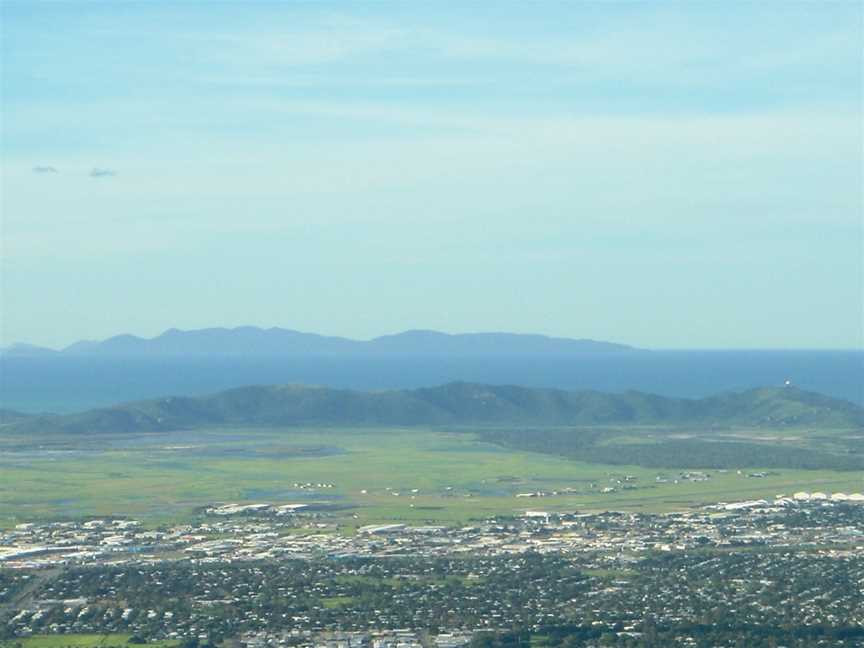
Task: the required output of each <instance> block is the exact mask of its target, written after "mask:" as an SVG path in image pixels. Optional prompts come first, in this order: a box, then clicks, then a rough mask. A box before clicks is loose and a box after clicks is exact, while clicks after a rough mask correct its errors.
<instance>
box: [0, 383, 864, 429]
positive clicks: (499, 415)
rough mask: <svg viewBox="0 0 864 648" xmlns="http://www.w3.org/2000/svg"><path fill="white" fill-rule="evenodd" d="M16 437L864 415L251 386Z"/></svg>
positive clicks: (795, 396)
mask: <svg viewBox="0 0 864 648" xmlns="http://www.w3.org/2000/svg"><path fill="white" fill-rule="evenodd" d="M4 418H6V420H8V421H9V422H7V423H5V424H4V425H3V426H2V428H0V430H2V431H4V432H10V433H13V434H28V435H37V434H42V433H72V434H91V433H92V434H98V433H121V432H122V433H138V432H141V433H146V432H167V431H171V430H178V429H187V428H195V427H206V426H214V425H265V426H293V425H338V426H371V425H382V426H418V425H505V426H507V425H530V426H563V425H636V424H641V425H675V426H678V425H689V426H694V427H695V426H699V427H706V426H731V425H738V426H770V427H779V426H818V427H834V428H857V427H864V409H862V408H861V407H858V406H856V405H853V404H852V403H849V402H846V401H842V400H836V399H832V398H829V397H827V396H822V395H821V394H816V393H812V392H806V391H802V390H800V389H797V388H794V387H778V388H762V389H753V390H749V391H744V392H733V393H726V394H721V395H718V396H712V397H709V398H702V399H698V400H688V399H680V398H666V397H662V396H656V395H651V394H645V393H641V392H634V391H631V392H626V393H623V394H608V393H601V392H595V391H579V392H568V391H561V390H555V389H531V388H526V387H513V386H493V385H480V384H472V383H450V384H447V385H443V386H440V387H432V388H424V389H414V390H391V391H376V392H361V391H350V390H340V389H330V388H326V387H308V386H293V385H291V386H254V387H242V388H239V389H231V390H228V391H224V392H220V393H217V394H213V395H210V396H203V397H197V398H193V397H169V398H160V399H154V400H148V401H142V402H138V403H129V404H123V405H117V406H115V407H109V408H102V409H95V410H90V411H87V412H83V413H80V414H70V415H64V416H29V417H25V418H21V415H20V414H18V413H14V414H12V413H10V416H8V417H4Z"/></svg>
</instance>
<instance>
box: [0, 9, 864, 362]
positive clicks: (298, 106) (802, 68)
mask: <svg viewBox="0 0 864 648" xmlns="http://www.w3.org/2000/svg"><path fill="white" fill-rule="evenodd" d="M862 6H864V5H862V4H861V3H859V2H857V1H854V2H830V1H829V2H824V3H804V2H792V1H791V0H790V1H785V2H783V1H780V2H771V3H767V2H765V3H753V2H747V3H737V2H722V3H720V2H717V3H708V2H672V3H659V2H656V3H655V2H640V3H624V2H611V1H607V2H600V1H597V2H576V1H575V0H574V1H571V2H564V1H555V0H546V1H542V2H524V1H519V2H507V1H504V0H502V1H499V2H495V3H485V2H479V1H478V2H459V3H448V2H445V1H437V2H407V1H403V2H386V1H377V2H371V1H367V2H359V1H354V2H351V1H347V2H346V1H340V2H332V3H331V2H323V1H322V2H280V3H276V2H266V3H265V2H254V1H253V2H244V3H242V4H241V3H223V2H215V1H213V2H205V3H194V2H160V1H158V0H153V1H149V2H107V1H106V2H83V1H78V2H45V1H42V2H40V1H38V0H35V1H34V0H27V1H26V2H16V1H14V0H3V2H2V3H0V7H2V24H3V26H2V160H0V162H2V169H0V172H2V180H0V181H2V186H0V189H2V198H0V200H2V202H0V208H2V218H0V252H2V261H0V263H2V279H0V281H2V284H0V285H2V288H0V307H2V313H0V315H2V317H0V321H2V326H0V343H2V344H10V343H12V342H29V343H34V344H40V345H45V346H51V347H62V346H64V345H66V344H69V343H72V342H74V341H76V340H80V339H100V338H105V337H108V336H111V335H114V334H118V333H133V334H137V335H141V336H147V337H150V336H154V335H157V334H159V333H160V332H162V331H163V330H165V329H168V328H171V327H176V328H181V329H192V328H203V327H209V326H238V325H257V326H264V327H270V326H281V327H285V328H292V329H297V330H304V331H312V332H318V333H325V334H333V335H344V336H347V337H354V338H364V339H365V338H370V337H374V336H377V335H382V334H387V333H393V332H397V331H401V330H405V329H413V328H424V329H437V330H442V331H448V332H468V331H514V332H533V333H544V334H549V335H557V336H565V337H577V338H583V337H587V338H594V339H601V340H610V341H615V342H622V343H628V344H634V345H638V346H643V347H649V348H808V349H814V348H825V349H830V348H845V349H848V348H859V349H860V348H864V270H862V263H864V220H862V218H864V217H862V204H864V196H862V187H864V177H862V173H864V172H862V169H864V158H862V155H864V154H862V142H864V135H862V57H861V51H862V48H864V28H862V24H864V15H862V12H864V9H862Z"/></svg>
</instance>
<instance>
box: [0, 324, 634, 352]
mask: <svg viewBox="0 0 864 648" xmlns="http://www.w3.org/2000/svg"><path fill="white" fill-rule="evenodd" d="M627 351H635V349H634V347H631V346H627V345H624V344H615V343H612V342H602V341H597V340H586V339H571V338H556V337H548V336H545V335H529V334H520V333H462V334H448V333H441V332H438V331H425V330H412V331H404V332H402V333H397V334H395V335H384V336H381V337H376V338H374V339H372V340H352V339H349V338H343V337H333V336H326V335H318V334H316V333H304V332H301V331H293V330H290V329H283V328H276V327H274V328H267V329H263V328H258V327H254V326H241V327H238V328H207V329H198V330H192V331H181V330H178V329H169V330H167V331H165V332H164V333H162V334H161V335H159V336H157V337H154V338H141V337H137V336H134V335H117V336H114V337H111V338H108V339H107V340H102V341H82V342H76V343H74V344H72V345H70V346H68V347H66V348H64V349H60V350H55V349H49V348H46V347H40V346H34V345H31V344H15V345H12V346H10V347H7V348H5V349H3V350H2V353H3V354H4V355H6V356H18V357H44V356H101V357H124V356H144V357H147V356H154V357H159V356H214V355H225V356H290V355H318V354H320V355H362V354H367V355H380V354H402V355H532V354H574V353H617V352H627Z"/></svg>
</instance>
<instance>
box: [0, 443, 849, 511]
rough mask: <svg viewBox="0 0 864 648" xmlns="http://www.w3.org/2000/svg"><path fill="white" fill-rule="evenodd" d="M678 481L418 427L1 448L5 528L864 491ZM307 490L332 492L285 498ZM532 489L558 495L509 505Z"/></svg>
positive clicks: (731, 476) (796, 480)
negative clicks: (212, 513) (121, 518)
mask: <svg viewBox="0 0 864 648" xmlns="http://www.w3.org/2000/svg"><path fill="white" fill-rule="evenodd" d="M762 433H765V432H762ZM787 434H788V433H787ZM682 472H685V471H684V470H683V469H681V468H675V469H671V468H670V469H658V468H642V467H635V466H626V465H625V466H622V465H614V466H612V465H604V464H596V463H583V462H579V461H575V460H572V459H566V458H562V457H557V456H554V455H551V454H540V453H536V452H529V451H521V450H513V449H504V448H502V447H500V446H498V445H495V444H492V443H487V442H483V441H480V440H478V438H477V436H476V435H475V434H472V433H467V432H464V431H457V432H454V431H442V430H434V429H425V430H423V429H417V428H412V429H372V428H351V429H315V428H311V429H303V428H289V429H262V428H253V429H228V428H222V429H213V430H196V431H189V432H176V433H171V434H149V435H129V436H122V435H119V436H103V437H99V438H98V439H96V440H94V439H93V438H92V437H88V438H87V439H80V438H75V437H71V438H70V436H63V437H57V438H45V439H40V440H39V443H38V445H37V444H34V443H32V441H30V442H24V441H23V440H21V439H10V438H8V437H7V438H2V439H0V525H3V526H10V525H13V524H16V523H19V522H22V521H28V520H52V519H61V518H79V517H82V516H106V515H125V516H131V517H138V518H141V519H144V520H146V521H148V522H152V523H159V522H165V521H172V520H184V519H188V518H189V517H190V516H192V515H194V514H195V513H196V511H197V510H198V509H199V508H200V507H202V506H204V505H207V504H211V503H215V502H227V501H247V502H269V503H296V502H301V503H316V502H326V503H328V504H329V505H330V506H331V507H333V508H334V509H336V510H335V513H334V514H335V515H336V516H337V517H338V519H339V520H340V521H342V522H343V523H345V524H347V525H349V526H358V525H361V524H368V523H373V522H389V521H404V522H411V523H464V522H465V521H467V520H471V519H482V518H484V517H487V516H490V515H500V514H514V513H517V514H518V513H520V512H522V511H524V510H526V509H542V510H552V511H554V510H569V511H572V510H577V509H578V510H597V509H612V510H619V509H620V510H624V509H630V510H633V509H635V510H645V511H666V510H676V509H684V508H687V507H688V506H691V505H694V504H700V503H713V502H717V501H734V500H741V499H749V498H755V497H774V496H775V495H777V494H780V493H785V494H791V493H792V492H794V491H797V490H823V491H827V492H832V491H845V492H852V491H861V490H864V476H862V473H861V472H860V471H831V470H794V469H776V468H775V469H772V470H770V471H769V475H768V476H766V477H761V478H756V477H750V476H748V474H752V473H754V472H759V470H758V469H754V468H747V469H744V470H741V472H740V473H739V471H737V470H735V469H729V470H724V471H718V470H707V471H705V472H709V473H710V474H711V478H710V479H709V480H708V481H704V482H693V481H686V480H680V479H678V483H675V481H676V478H677V477H678V476H679V475H680V474H681V473H682ZM625 476H629V477H630V478H631V480H630V481H626V482H625V481H624V480H623V478H624V477H625ZM658 476H659V477H660V478H661V479H665V480H666V481H665V482H658V481H657V479H658ZM619 480H621V482H622V483H620V484H619V483H618V481H619ZM307 482H311V483H313V484H320V483H329V484H333V487H332V488H318V487H315V488H313V489H311V490H310V489H304V488H298V487H295V486H294V484H305V483H307ZM624 485H626V486H628V488H627V489H626V490H625V489H623V486H624ZM604 488H614V489H615V490H614V492H608V493H602V492H601V491H602V490H603V489H604ZM564 489H569V492H562V491H564ZM364 491H365V492H364ZM537 491H545V492H547V493H551V492H552V491H558V492H559V494H558V495H550V496H547V497H542V498H518V497H516V494H517V493H528V492H537ZM397 493H398V495H397Z"/></svg>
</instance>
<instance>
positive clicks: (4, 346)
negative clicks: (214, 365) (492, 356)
mask: <svg viewBox="0 0 864 648" xmlns="http://www.w3.org/2000/svg"><path fill="white" fill-rule="evenodd" d="M250 328H251V329H257V330H260V331H266V330H270V329H281V330H284V331H293V332H295V333H302V334H309V335H320V336H322V337H337V338H343V339H346V340H353V341H357V342H369V341H372V340H375V339H378V338H382V337H387V336H394V335H401V334H404V333H416V332H424V333H441V334H444V335H452V336H458V335H476V334H492V335H498V334H504V335H525V336H542V337H548V338H556V339H564V340H591V341H595V342H611V343H613V344H620V345H624V346H629V347H632V348H633V349H634V350H637V351H682V352H686V351H718V352H722V351H765V352H772V351H779V352H783V351H789V352H795V351H801V352H820V351H824V352H826V353H830V352H833V351H836V352H842V353H848V352H861V353H864V348H861V347H848V348H844V347H833V348H828V347H822V348H819V347H813V348H807V347H798V348H791V347H686V346H680V347H647V346H638V345H635V344H631V343H630V342H628V341H627V340H609V339H603V338H588V337H585V336H580V335H552V334H547V333H542V332H537V331H506V330H503V329H497V330H465V331H448V330H441V329H430V328H414V329H403V330H399V331H385V332H382V333H379V334H375V335H371V336H368V337H355V336H351V335H340V334H338V333H322V332H320V331H308V330H300V329H296V328H293V327H291V326H280V325H272V326H259V325H255V324H239V325H236V326H218V325H217V326H205V327H202V328H200V329H199V328H196V329H180V328H177V327H168V328H166V329H162V330H160V331H159V332H158V333H155V334H136V333H133V332H130V331H120V332H117V333H115V334H112V335H108V336H106V337H104V338H97V337H89V338H80V339H75V340H71V341H70V342H67V343H63V344H58V345H55V346H50V345H42V344H34V343H32V342H30V341H29V340H14V341H12V342H10V343H4V344H2V345H0V350H2V349H10V348H12V347H15V346H18V345H23V346H34V347H39V348H44V349H50V350H54V351H62V350H64V349H66V348H68V347H70V346H72V345H74V344H76V343H79V342H103V341H105V340H108V339H111V338H114V337H122V336H132V337H135V338H139V339H143V340H152V339H155V338H158V337H160V336H162V335H164V334H166V333H169V332H171V331H179V332H182V333H190V332H196V331H206V330H236V329H250Z"/></svg>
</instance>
